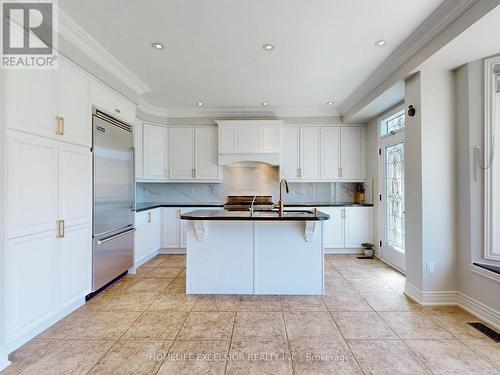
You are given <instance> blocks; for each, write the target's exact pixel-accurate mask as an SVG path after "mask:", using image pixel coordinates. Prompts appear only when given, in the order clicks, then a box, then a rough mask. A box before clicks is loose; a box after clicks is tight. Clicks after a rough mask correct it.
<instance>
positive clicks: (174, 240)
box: [161, 207, 210, 249]
mask: <svg viewBox="0 0 500 375" xmlns="http://www.w3.org/2000/svg"><path fill="white" fill-rule="evenodd" d="M203 209H210V208H206V207H187V208H178V207H164V208H163V224H162V236H161V238H162V240H161V247H162V248H164V249H184V248H186V246H187V243H186V239H187V225H188V221H186V220H181V215H182V214H183V213H186V212H191V211H195V210H203Z"/></svg>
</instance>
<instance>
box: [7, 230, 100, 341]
mask: <svg viewBox="0 0 500 375" xmlns="http://www.w3.org/2000/svg"><path fill="white" fill-rule="evenodd" d="M91 241H92V229H91V224H84V225H77V226H74V227H70V228H66V229H65V233H64V237H59V236H58V233H57V231H48V232H43V233H37V234H34V235H30V236H25V237H19V238H15V239H12V240H8V241H7V252H6V264H7V267H6V284H7V285H6V291H7V293H6V315H7V322H8V324H6V335H7V341H8V342H13V341H15V340H16V339H20V338H23V337H26V336H28V337H27V338H28V339H29V338H30V337H31V336H32V335H35V334H37V333H38V332H39V331H40V330H41V329H43V328H45V327H44V324H46V322H48V321H50V320H52V319H55V318H56V317H57V315H58V314H60V313H62V312H63V310H65V309H67V308H69V307H71V306H72V305H76V304H77V303H78V302H80V301H83V298H84V297H85V296H86V295H87V294H88V293H90V288H91V276H92V269H91V262H92V242H91Z"/></svg>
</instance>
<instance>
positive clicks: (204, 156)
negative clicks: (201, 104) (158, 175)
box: [168, 126, 221, 182]
mask: <svg viewBox="0 0 500 375" xmlns="http://www.w3.org/2000/svg"><path fill="white" fill-rule="evenodd" d="M217 151H218V147H217V128H215V127H212V126H207V127H178V128H177V127H176V128H170V134H169V176H168V177H169V180H172V181H193V182H196V181H199V182H220V179H221V172H220V167H219V165H218V162H217Z"/></svg>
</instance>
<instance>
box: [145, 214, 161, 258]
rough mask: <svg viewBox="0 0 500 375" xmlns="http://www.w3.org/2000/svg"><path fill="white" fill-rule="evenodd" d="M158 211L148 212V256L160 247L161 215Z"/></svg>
mask: <svg viewBox="0 0 500 375" xmlns="http://www.w3.org/2000/svg"><path fill="white" fill-rule="evenodd" d="M160 211H161V210H160V209H154V210H150V211H148V225H147V241H148V250H147V253H148V254H149V253H150V252H151V251H155V250H158V249H159V248H160V247H161V215H160Z"/></svg>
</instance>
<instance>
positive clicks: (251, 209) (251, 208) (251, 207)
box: [250, 195, 257, 216]
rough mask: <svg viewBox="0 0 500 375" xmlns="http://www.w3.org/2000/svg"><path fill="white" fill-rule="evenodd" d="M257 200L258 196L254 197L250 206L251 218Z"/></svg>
mask: <svg viewBox="0 0 500 375" xmlns="http://www.w3.org/2000/svg"><path fill="white" fill-rule="evenodd" d="M255 199H257V195H254V196H253V199H252V204H251V205H250V216H253V205H254V203H255Z"/></svg>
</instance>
